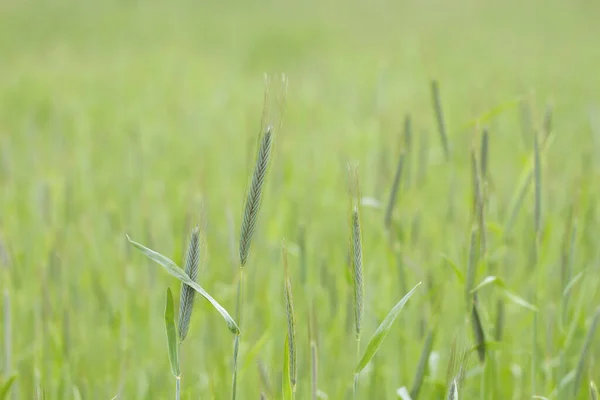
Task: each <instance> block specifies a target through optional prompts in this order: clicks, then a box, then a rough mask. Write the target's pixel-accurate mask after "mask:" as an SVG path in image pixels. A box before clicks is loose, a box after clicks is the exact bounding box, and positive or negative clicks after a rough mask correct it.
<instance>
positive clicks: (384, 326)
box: [354, 282, 421, 374]
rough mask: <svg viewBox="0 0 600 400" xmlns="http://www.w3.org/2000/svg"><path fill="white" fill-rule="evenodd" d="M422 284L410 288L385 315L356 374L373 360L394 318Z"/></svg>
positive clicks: (368, 345)
mask: <svg viewBox="0 0 600 400" xmlns="http://www.w3.org/2000/svg"><path fill="white" fill-rule="evenodd" d="M420 284H421V282H419V283H417V285H416V286H415V287H414V288H412V289H411V290H410V292H408V293H407V294H406V295H405V296H404V297H403V298H402V299H401V300H400V301H399V302H398V303H397V304H396V305H395V306H394V307H393V308H392V309H391V310H390V312H389V313H388V315H387V316H386V317H385V319H384V320H383V322H382V323H381V325H379V328H377V330H376V331H375V333H374V334H373V336H372V337H371V340H369V344H367V348H366V350H365V352H364V354H363V356H362V358H361V359H360V361H359V362H358V365H357V366H356V369H355V370H354V373H356V374H358V373H360V371H362V370H363V369H364V368H365V367H366V365H367V364H368V363H369V361H371V359H372V358H373V356H374V355H375V353H377V350H379V347H380V346H381V343H383V340H384V339H385V337H386V336H387V334H388V332H389V331H390V329H391V328H392V324H393V323H394V320H395V319H396V317H397V316H398V314H400V310H402V308H403V307H404V305H405V304H406V302H407V301H408V299H410V298H411V296H412V295H413V293H414V292H415V290H416V289H417V287H418V286H419V285H420Z"/></svg>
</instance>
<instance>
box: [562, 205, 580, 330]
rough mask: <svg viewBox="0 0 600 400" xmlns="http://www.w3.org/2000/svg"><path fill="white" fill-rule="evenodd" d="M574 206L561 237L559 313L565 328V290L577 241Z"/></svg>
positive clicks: (566, 312) (566, 305)
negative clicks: (560, 298) (560, 300)
mask: <svg viewBox="0 0 600 400" xmlns="http://www.w3.org/2000/svg"><path fill="white" fill-rule="evenodd" d="M575 212H576V211H575V205H574V204H573V206H571V209H570V210H569V216H568V218H567V224H566V227H565V234H564V237H563V243H562V249H561V278H562V279H561V281H562V282H561V291H562V293H563V295H562V304H561V308H562V313H561V326H562V327H565V326H566V323H567V316H568V310H569V299H570V293H571V291H570V290H566V289H567V286H568V285H569V282H571V279H572V277H573V257H574V253H575V241H576V239H577V222H576V219H575Z"/></svg>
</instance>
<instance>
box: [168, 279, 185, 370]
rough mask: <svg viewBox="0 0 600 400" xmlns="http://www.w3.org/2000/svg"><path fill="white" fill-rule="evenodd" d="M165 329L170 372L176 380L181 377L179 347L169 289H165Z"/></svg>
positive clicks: (171, 295) (171, 296)
mask: <svg viewBox="0 0 600 400" xmlns="http://www.w3.org/2000/svg"><path fill="white" fill-rule="evenodd" d="M165 328H166V331H167V345H168V348H169V363H170V364H171V372H172V373H173V376H175V378H176V379H177V380H179V377H180V376H181V371H180V370H179V346H178V341H177V330H176V329H175V311H174V308H173V294H172V293H171V288H168V289H167V302H166V304H165Z"/></svg>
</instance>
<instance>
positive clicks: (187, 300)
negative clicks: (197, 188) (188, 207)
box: [178, 227, 200, 342]
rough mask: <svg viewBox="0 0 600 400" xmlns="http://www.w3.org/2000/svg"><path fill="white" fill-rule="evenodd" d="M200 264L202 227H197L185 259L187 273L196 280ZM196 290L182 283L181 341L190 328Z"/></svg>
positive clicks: (180, 303)
mask: <svg viewBox="0 0 600 400" xmlns="http://www.w3.org/2000/svg"><path fill="white" fill-rule="evenodd" d="M199 265H200V229H199V228H198V227H195V228H194V229H193V230H192V234H191V237H190V242H189V244H188V249H187V256H186V259H185V273H186V274H188V276H189V277H190V279H192V280H193V281H194V282H196V281H197V280H198V267H199ZM195 294H196V291H195V290H194V289H192V288H191V287H190V286H188V285H186V284H185V283H182V285H181V296H180V298H179V320H178V331H179V341H180V342H183V341H184V340H185V338H186V336H187V333H188V330H189V328H190V319H191V317H192V309H193V307H194V297H195Z"/></svg>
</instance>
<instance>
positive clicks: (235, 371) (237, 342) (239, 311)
mask: <svg viewBox="0 0 600 400" xmlns="http://www.w3.org/2000/svg"><path fill="white" fill-rule="evenodd" d="M243 306H244V267H243V266H240V279H239V281H238V296H237V310H236V320H237V323H238V327H240V330H241V329H242V328H241V325H242V309H243ZM240 335H241V334H237V335H235V340H234V343H233V382H232V388H231V400H235V398H236V394H237V377H238V354H239V350H240Z"/></svg>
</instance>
